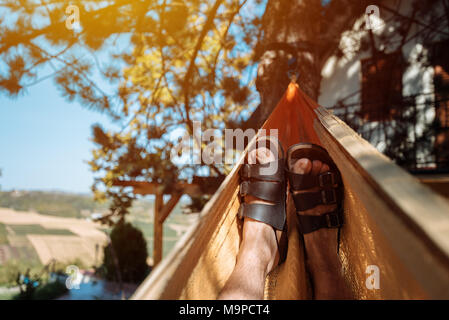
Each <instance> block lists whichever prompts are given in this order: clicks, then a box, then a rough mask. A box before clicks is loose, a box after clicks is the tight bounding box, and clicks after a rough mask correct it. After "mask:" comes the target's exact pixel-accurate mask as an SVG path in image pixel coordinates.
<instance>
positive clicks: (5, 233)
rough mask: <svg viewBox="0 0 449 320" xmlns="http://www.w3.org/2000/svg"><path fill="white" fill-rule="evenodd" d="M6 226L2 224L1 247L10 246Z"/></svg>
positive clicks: (0, 231) (0, 230)
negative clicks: (3, 245)
mask: <svg viewBox="0 0 449 320" xmlns="http://www.w3.org/2000/svg"><path fill="white" fill-rule="evenodd" d="M7 234H8V233H7V231H6V226H5V225H4V224H3V223H0V245H1V244H8V238H7V237H6V235H7Z"/></svg>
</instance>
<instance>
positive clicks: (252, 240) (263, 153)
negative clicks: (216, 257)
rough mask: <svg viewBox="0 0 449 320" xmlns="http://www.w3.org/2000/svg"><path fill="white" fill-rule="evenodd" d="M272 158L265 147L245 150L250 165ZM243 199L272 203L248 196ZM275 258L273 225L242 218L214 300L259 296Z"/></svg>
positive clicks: (275, 263) (247, 201)
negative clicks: (232, 260)
mask: <svg viewBox="0 0 449 320" xmlns="http://www.w3.org/2000/svg"><path fill="white" fill-rule="evenodd" d="M275 160H276V158H275V155H274V153H273V152H271V151H270V150H269V149H267V148H257V149H255V150H252V151H251V152H249V153H248V163H250V164H255V163H261V164H264V163H268V162H272V161H275ZM273 183H276V182H273ZM244 202H245V203H263V204H266V205H273V204H272V203H270V202H267V201H263V200H260V199H258V198H255V197H253V196H249V195H248V196H246V197H245V199H244ZM276 234H277V237H278V239H280V237H281V231H276ZM278 261H279V252H278V246H277V240H276V237H275V233H274V231H273V227H272V226H270V225H268V224H265V223H263V222H260V221H256V220H253V219H251V218H248V217H245V219H244V222H243V236H242V243H241V245H240V249H239V253H238V255H237V263H236V265H235V268H234V270H233V272H232V274H231V276H230V277H229V279H228V281H227V282H226V284H225V286H224V287H223V290H222V292H221V293H220V295H219V296H218V299H224V300H227V299H263V294H264V287H265V278H266V276H267V274H268V273H269V272H270V271H271V270H272V269H273V268H274V267H275V266H276V265H277V264H278Z"/></svg>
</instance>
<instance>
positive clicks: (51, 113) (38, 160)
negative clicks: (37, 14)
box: [0, 79, 110, 193]
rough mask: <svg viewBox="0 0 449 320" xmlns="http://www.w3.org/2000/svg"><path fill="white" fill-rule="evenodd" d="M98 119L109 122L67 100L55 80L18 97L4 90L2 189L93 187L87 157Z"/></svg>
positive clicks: (0, 118)
mask: <svg viewBox="0 0 449 320" xmlns="http://www.w3.org/2000/svg"><path fill="white" fill-rule="evenodd" d="M94 123H100V124H103V125H104V126H105V127H108V126H109V123H110V122H109V120H108V118H107V116H106V115H102V114H100V113H98V112H96V111H92V110H87V109H85V108H83V107H82V106H81V105H80V104H79V103H77V102H73V103H69V102H67V101H66V100H65V99H64V98H62V97H61V96H60V94H59V92H58V90H57V89H56V87H55V86H54V85H53V82H52V80H51V79H49V80H46V81H43V82H41V83H39V84H37V85H35V86H33V87H31V88H29V89H28V90H27V92H26V93H25V94H23V95H22V96H19V97H18V98H15V99H11V98H8V97H7V96H5V95H3V94H0V168H1V170H2V176H1V177H0V186H1V190H9V189H27V190H30V189H31V190H37V189H39V190H61V191H70V192H82V193H85V192H89V191H90V186H91V184H92V182H93V175H92V173H91V172H90V170H89V166H88V165H87V163H86V161H87V160H89V159H90V158H91V156H90V150H91V149H93V147H94V145H93V143H92V142H90V141H89V138H90V135H91V125H92V124H94Z"/></svg>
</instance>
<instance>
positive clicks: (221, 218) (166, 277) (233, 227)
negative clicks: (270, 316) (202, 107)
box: [132, 83, 449, 299]
mask: <svg viewBox="0 0 449 320" xmlns="http://www.w3.org/2000/svg"><path fill="white" fill-rule="evenodd" d="M263 128H264V129H278V134H279V139H280V140H281V142H282V144H283V146H284V147H285V148H287V147H288V146H290V145H292V144H295V143H298V142H313V143H316V144H319V145H322V146H323V147H325V148H326V149H327V150H328V152H329V153H330V155H331V156H332V158H333V159H334V161H335V163H336V164H337V166H338V167H339V169H340V171H341V173H342V176H343V181H344V185H345V197H344V217H345V223H346V224H345V226H344V227H343V228H342V230H341V244H340V251H339V257H340V260H341V262H342V266H343V272H344V277H345V279H346V281H347V282H348V284H349V286H350V288H351V289H352V292H353V295H354V298H355V299H428V298H437V299H448V298H449V202H448V201H447V200H446V199H444V198H443V197H441V196H439V195H438V194H436V193H434V192H432V191H431V190H430V189H429V188H428V187H426V186H424V185H422V184H421V183H420V182H419V181H418V180H417V179H415V178H414V177H413V176H411V175H410V174H408V173H407V172H406V171H404V170H402V169H401V168H399V167H398V166H396V165H395V164H394V163H393V162H392V161H391V160H389V159H388V158H387V157H385V156H383V155H382V154H380V153H379V152H378V151H377V150H376V149H375V148H374V147H372V146H371V145H370V144H369V143H368V142H367V141H365V140H363V139H362V138H361V137H360V136H359V135H358V134H357V133H355V132H354V131H353V130H352V129H350V128H349V127H348V126H347V125H346V124H345V123H344V122H342V121H341V120H339V119H338V118H337V117H335V116H333V115H332V114H331V113H330V112H329V111H328V110H326V109H325V108H323V107H320V106H319V105H318V104H317V103H316V102H314V101H313V100H312V99H311V98H309V97H308V96H307V95H306V94H305V93H304V92H303V91H302V90H301V89H299V88H298V86H297V85H296V84H293V83H291V84H290V85H289V87H288V89H287V91H286V93H285V94H284V96H283V98H282V99H281V101H280V102H279V104H278V105H277V107H276V108H275V109H274V111H273V113H272V114H271V116H270V117H269V118H268V120H267V121H266V122H265V124H264V125H263ZM254 141H255V138H254V139H253V142H254ZM242 159H243V157H242ZM241 164H242V160H240V162H239V163H238V164H237V165H236V166H235V167H234V168H233V170H232V172H231V173H230V174H229V175H228V176H227V178H226V179H225V181H224V182H223V184H222V185H221V186H220V188H219V189H218V191H217V192H216V193H215V195H214V196H213V197H212V199H211V200H210V201H209V202H208V203H207V204H206V206H205V207H204V209H203V211H202V212H201V214H200V219H199V220H198V222H197V223H196V224H195V225H192V226H191V228H190V229H189V231H188V232H187V233H186V234H184V236H183V237H182V239H181V240H180V241H179V242H178V243H177V245H176V246H175V248H174V249H173V250H172V251H171V253H170V254H169V255H168V256H167V257H165V259H163V260H162V261H161V263H159V264H158V265H157V267H156V268H155V269H154V270H153V271H152V272H151V274H150V275H149V277H148V278H147V279H146V280H145V281H144V282H143V283H142V284H141V286H140V287H139V288H138V289H137V291H136V292H135V294H134V295H133V297H132V299H216V297H217V296H218V294H219V292H220V290H221V289H222V288H223V286H224V284H225V282H226V280H227V279H228V277H229V275H230V274H231V272H232V270H233V268H234V265H235V262H236V256H237V253H238V249H239V243H240V240H241V229H242V224H241V221H239V220H238V219H237V217H236V213H237V210H238V208H239V200H238V182H239V181H238V180H239V179H238V170H239V167H240V165H241ZM287 224H288V239H289V240H288V254H287V258H286V260H285V262H284V263H283V264H282V265H280V266H278V267H277V268H276V269H274V270H273V271H272V272H271V273H270V274H269V275H268V276H267V279H266V284H265V298H266V299H310V298H312V291H311V287H310V281H309V279H308V276H307V272H306V267H305V260H304V248H303V243H302V241H301V238H300V236H299V233H298V228H297V222H296V213H295V212H294V205H293V203H292V201H291V199H288V203H287ZM373 266H374V267H373ZM376 267H377V268H378V269H377V270H378V271H379V285H380V286H379V288H378V289H376V288H375V287H374V288H373V286H372V285H370V284H371V283H370V276H371V275H372V272H373V270H374V271H375V270H376Z"/></svg>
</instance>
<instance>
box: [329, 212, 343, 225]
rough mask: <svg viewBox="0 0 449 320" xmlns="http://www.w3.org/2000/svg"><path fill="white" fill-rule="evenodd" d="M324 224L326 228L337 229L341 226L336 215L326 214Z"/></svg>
mask: <svg viewBox="0 0 449 320" xmlns="http://www.w3.org/2000/svg"><path fill="white" fill-rule="evenodd" d="M326 222H327V227H328V228H338V227H340V226H341V223H340V218H339V217H338V214H333V213H331V214H327V215H326Z"/></svg>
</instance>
